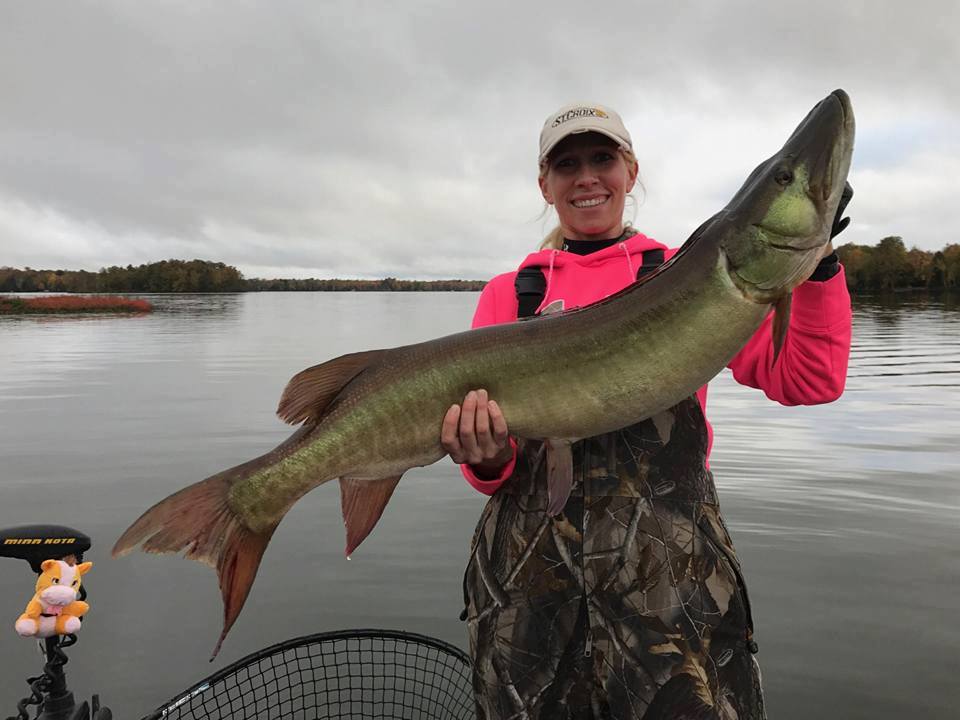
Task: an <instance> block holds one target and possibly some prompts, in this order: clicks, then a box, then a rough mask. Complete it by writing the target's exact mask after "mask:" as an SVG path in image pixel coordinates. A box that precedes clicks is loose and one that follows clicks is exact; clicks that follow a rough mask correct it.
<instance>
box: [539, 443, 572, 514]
mask: <svg viewBox="0 0 960 720" xmlns="http://www.w3.org/2000/svg"><path fill="white" fill-rule="evenodd" d="M571 445H572V443H571V441H570V440H563V439H560V438H548V439H546V440H544V442H543V446H544V447H545V448H546V460H547V500H548V504H547V514H548V515H550V516H551V517H553V516H556V515H559V514H560V513H561V512H563V508H564V506H566V504H567V498H569V497H570V489H571V488H572V487H573V450H572V448H571Z"/></svg>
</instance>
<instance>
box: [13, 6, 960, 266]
mask: <svg viewBox="0 0 960 720" xmlns="http://www.w3.org/2000/svg"><path fill="white" fill-rule="evenodd" d="M674 6H676V7H674ZM721 8H722V9H721ZM958 8H960V3H956V2H952V1H947V0H944V1H943V2H924V1H922V0H921V1H917V0H914V1H913V2H908V3H905V2H880V1H877V2H867V1H865V0H862V1H860V2H844V1H842V0H832V1H828V2H818V1H813V0H804V2H802V3H791V4H783V3H771V2H756V3H754V2H750V3H747V2H743V3H740V2H719V1H716V0H715V1H712V2H691V3H664V2H656V3H652V2H651V3H644V2H636V1H635V2H623V3H621V2H603V3H584V2H578V3H569V2H561V1H559V0H554V1H553V2H549V3H540V2H522V1H520V0H513V1H512V2H503V3H501V2H491V1H489V0H484V2H469V3H468V2H459V3H455V2H415V1H412V0H404V1H403V2H365V1H363V0H352V1H350V2H328V1H326V0H313V1H312V2H285V1H278V0H269V1H268V0H261V1H260V2H216V3H213V2H205V1H204V0H184V1H183V2H172V1H170V2H129V1H127V0H124V1H122V2H121V1H120V0H117V1H115V2H109V1H103V2H83V1H80V0H70V2H66V3H52V2H4V3H2V4H0V98H2V104H0V108H2V111H0V265H10V266H13V267H24V266H30V267H34V268H70V269H74V268H86V269H90V270H96V269H98V268H100V267H103V266H107V265H115V264H121V265H126V264H128V263H133V264H138V263H143V262H151V261H155V260H161V259H165V258H184V259H191V258H202V259H208V260H219V261H223V262H226V263H228V264H231V265H235V266H237V267H239V268H240V269H241V270H242V271H243V272H244V274H245V275H246V276H247V277H385V276H394V277H402V278H449V277H461V278H474V279H486V278H488V277H490V276H491V275H493V274H495V273H498V272H503V271H506V270H509V269H512V268H514V267H516V265H517V264H518V263H519V261H520V260H521V259H522V258H523V256H524V255H526V253H527V252H530V251H532V250H534V249H535V248H536V245H537V243H538V242H539V239H540V238H541V237H542V235H543V234H545V232H546V231H547V230H549V229H550V227H552V225H553V224H554V220H555V218H554V217H551V216H550V215H547V216H544V217H541V213H542V211H543V208H544V204H543V200H542V198H541V197H540V193H539V190H538V188H537V183H536V156H537V138H538V134H539V131H540V126H541V125H542V123H543V120H544V118H545V117H546V116H547V115H548V114H549V113H551V112H552V111H553V110H555V109H556V108H557V107H559V106H561V105H564V104H566V103H568V102H572V101H579V100H587V101H595V102H602V103H606V104H608V105H610V106H611V107H613V108H615V109H617V110H618V111H619V112H620V113H621V115H622V116H623V117H624V120H625V122H626V124H627V127H628V128H629V129H630V131H631V133H632V134H633V137H634V144H635V147H636V150H637V156H638V158H639V161H640V171H641V178H642V181H643V184H644V186H645V189H646V192H645V193H637V199H638V203H637V207H636V208H634V209H631V208H629V207H628V212H631V213H632V212H635V219H634V222H635V225H636V226H637V227H638V228H639V229H641V230H642V231H644V232H645V233H646V234H648V235H650V236H652V237H655V238H657V239H659V240H661V241H663V242H665V243H667V244H668V245H679V244H681V243H682V242H683V241H684V240H685V239H686V237H687V236H688V235H689V234H690V232H691V231H692V230H693V229H694V228H695V227H696V226H697V225H699V224H700V222H701V221H703V220H704V219H706V218H707V217H709V216H710V215H711V214H713V213H714V212H716V211H717V210H718V209H720V208H721V207H722V206H723V205H724V204H726V202H727V200H729V198H730V196H731V195H732V194H733V193H734V192H735V191H736V189H737V188H738V187H739V185H740V183H741V182H742V181H743V179H744V178H745V177H746V175H747V173H748V172H749V170H750V169H752V168H753V167H754V166H755V165H756V164H758V163H759V162H760V161H761V160H763V159H764V158H765V157H767V156H768V155H770V154H771V153H772V152H774V151H775V150H776V149H777V148H779V146H780V145H781V144H782V142H783V141H784V140H785V139H786V137H787V136H788V135H789V133H790V132H791V130H792V129H793V127H794V126H795V125H796V124H797V122H799V120H800V119H802V117H803V116H804V115H805V113H806V112H807V111H808V110H809V108H810V107H811V106H812V105H813V104H814V103H816V102H817V101H818V100H819V99H820V98H821V97H823V96H824V95H826V94H827V93H829V92H830V91H831V90H833V89H834V88H837V87H842V88H844V89H845V90H847V92H849V93H850V95H851V98H852V100H853V105H854V109H855V111H856V116H857V144H856V149H855V151H854V161H853V168H852V170H851V175H850V179H851V182H852V184H853V185H854V188H855V190H856V197H855V199H854V201H853V203H852V204H851V206H850V210H849V214H850V215H851V216H852V218H853V222H852V224H851V226H850V228H849V229H848V230H847V231H846V232H845V233H844V235H843V236H842V241H852V242H857V243H865V244H875V243H876V242H877V241H878V240H879V239H880V238H882V237H884V236H886V235H891V234H895V235H902V236H903V237H904V240H905V242H906V243H907V245H908V246H917V247H920V248H923V249H928V250H929V249H939V248H942V247H943V246H944V245H945V244H947V243H951V242H958V241H960V238H958V235H957V228H958V227H960V191H958V190H957V185H958V184H957V178H958V177H960V43H958V40H957V31H958V29H960V10H958Z"/></svg>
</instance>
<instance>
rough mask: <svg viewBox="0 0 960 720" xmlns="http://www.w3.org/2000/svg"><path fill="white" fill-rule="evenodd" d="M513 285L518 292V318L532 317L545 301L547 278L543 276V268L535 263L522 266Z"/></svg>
mask: <svg viewBox="0 0 960 720" xmlns="http://www.w3.org/2000/svg"><path fill="white" fill-rule="evenodd" d="M513 287H514V289H515V290H516V292H517V318H518V319H519V318H525V317H530V316H532V315H533V314H534V313H535V312H536V311H537V308H538V307H540V303H542V302H543V294H544V293H545V292H546V291H547V279H546V278H545V277H544V276H543V270H541V269H540V268H539V267H537V266H535V265H534V266H531V267H525V268H520V272H518V273H517V277H516V279H515V280H514V281H513Z"/></svg>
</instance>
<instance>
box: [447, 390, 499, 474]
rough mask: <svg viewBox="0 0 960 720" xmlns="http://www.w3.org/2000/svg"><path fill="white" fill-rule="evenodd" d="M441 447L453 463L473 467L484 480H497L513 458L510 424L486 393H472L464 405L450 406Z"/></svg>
mask: <svg viewBox="0 0 960 720" xmlns="http://www.w3.org/2000/svg"><path fill="white" fill-rule="evenodd" d="M440 444H441V445H442V446H443V449H444V450H446V451H447V452H448V453H450V459H451V460H453V461H454V462H455V463H458V464H461V465H462V464H467V465H470V466H471V467H472V468H473V470H474V472H476V473H477V475H479V476H481V477H496V476H497V475H499V474H500V470H502V469H503V467H504V465H506V464H507V463H508V462H510V458H512V457H513V448H512V447H511V446H510V436H509V433H508V431H507V421H506V419H505V418H504V417H503V412H502V411H501V410H500V406H499V405H497V403H496V401H494V400H490V399H489V398H488V397H487V391H486V390H471V391H470V392H468V393H467V396H466V397H465V398H464V399H463V404H462V405H451V406H450V409H449V410H447V414H446V415H445V416H444V417H443V427H442V428H441V429H440Z"/></svg>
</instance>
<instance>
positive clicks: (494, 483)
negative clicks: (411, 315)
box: [460, 278, 517, 495]
mask: <svg viewBox="0 0 960 720" xmlns="http://www.w3.org/2000/svg"><path fill="white" fill-rule="evenodd" d="M499 284H500V283H499V282H498V278H495V279H494V280H492V281H491V282H489V283H487V284H486V286H484V288H483V292H481V293H480V300H479V301H478V302H477V309H476V311H474V313H473V323H472V324H471V327H472V328H478V327H484V326H486V325H498V324H500V323H505V322H512V321H514V320H516V319H517V309H516V307H515V306H516V304H517V302H516V298H515V297H514V296H511V297H510V298H505V297H499V293H498V292H497V286H498V285H499ZM511 288H512V285H511ZM498 300H499V301H500V302H498ZM509 300H512V302H513V306H512V307H513V310H512V316H511V314H510V308H511V306H510V302H509ZM498 316H499V317H498ZM494 399H496V398H494ZM510 446H511V447H512V448H513V457H512V458H510V462H508V463H507V464H506V466H505V467H504V468H503V470H502V471H501V472H500V474H499V475H498V476H497V477H495V478H493V479H490V480H483V479H481V478H479V477H477V475H476V473H474V472H473V470H472V469H471V468H470V466H469V465H461V466H460V472H462V473H463V476H464V477H465V478H466V479H467V482H468V483H470V485H471V486H472V487H473V488H474V489H476V490H479V491H480V492H482V493H483V494H484V495H493V494H494V493H495V492H496V491H497V490H498V489H499V488H500V486H501V485H503V483H505V482H506V481H507V478H509V477H510V476H511V475H512V474H513V468H514V467H516V464H517V443H516V442H514V440H513V438H510Z"/></svg>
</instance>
